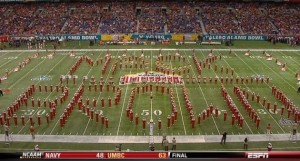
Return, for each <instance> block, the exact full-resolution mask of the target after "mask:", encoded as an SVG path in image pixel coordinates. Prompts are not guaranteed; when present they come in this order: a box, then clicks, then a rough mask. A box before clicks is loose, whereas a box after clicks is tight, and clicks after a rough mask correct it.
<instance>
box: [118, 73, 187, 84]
mask: <svg viewBox="0 0 300 161" xmlns="http://www.w3.org/2000/svg"><path fill="white" fill-rule="evenodd" d="M146 82H154V83H169V84H183V79H182V77H181V76H179V75H167V74H164V73H160V72H154V71H150V72H149V73H148V74H145V73H136V74H128V75H124V76H121V78H120V82H119V84H120V85H126V84H133V83H146Z"/></svg>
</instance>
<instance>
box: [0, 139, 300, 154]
mask: <svg viewBox="0 0 300 161" xmlns="http://www.w3.org/2000/svg"><path fill="white" fill-rule="evenodd" d="M37 144H38V145H39V147H40V150H41V151H77V150H78V151H114V150H115V146H116V145H119V144H92V143H90V144H85V143H64V144H57V143H38V142H20V143H14V142H13V143H11V144H10V145H6V144H4V143H3V144H0V149H1V150H0V151H1V152H20V151H24V150H32V149H33V147H34V146H35V145H37ZM267 144H268V142H249V144H248V151H266V150H267V148H266V147H267ZM272 145H273V150H274V151H299V150H300V147H299V145H298V144H294V143H291V142H285V141H277V142H272ZM154 146H155V150H157V151H162V150H164V147H163V146H162V145H161V144H155V145H154ZM169 148H171V145H169ZM127 149H129V150H131V151H148V150H149V144H139V143H136V144H122V150H127ZM176 149H177V151H180V150H182V151H208V150H211V151H244V149H243V143H227V144H225V145H224V144H222V145H221V144H219V143H201V144H195V143H190V144H180V143H178V144H177V148H176Z"/></svg>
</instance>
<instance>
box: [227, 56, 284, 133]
mask: <svg viewBox="0 0 300 161" xmlns="http://www.w3.org/2000/svg"><path fill="white" fill-rule="evenodd" d="M235 54H236V55H238V54H237V53H235ZM240 59H241V58H240ZM223 60H224V61H225V63H226V64H228V65H229V63H228V62H227V61H226V60H225V59H223ZM241 60H242V59H241ZM242 61H243V60H242ZM243 62H244V63H245V64H246V65H247V66H248V67H249V68H250V69H251V70H252V72H254V73H255V74H256V75H258V73H256V72H255V71H254V70H253V69H252V68H251V67H250V66H249V65H248V64H247V63H246V62H245V61H243ZM229 67H231V66H230V65H229ZM235 74H236V75H237V76H238V74H237V72H235ZM266 85H267V86H268V87H269V88H271V86H270V85H269V84H266ZM245 86H246V87H247V88H248V89H250V88H249V87H248V86H247V85H245ZM259 104H260V105H261V106H262V107H263V108H264V109H266V108H265V107H264V106H263V105H262V104H261V102H260V103H259ZM268 114H269V115H270V117H271V118H272V119H273V121H274V122H276V124H277V125H278V127H279V128H280V129H281V130H282V132H284V133H285V131H284V129H283V128H282V127H281V126H280V125H279V124H278V121H276V120H275V118H274V117H273V116H272V115H271V114H270V112H269V111H268Z"/></svg>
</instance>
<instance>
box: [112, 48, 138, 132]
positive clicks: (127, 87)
mask: <svg viewBox="0 0 300 161" xmlns="http://www.w3.org/2000/svg"><path fill="white" fill-rule="evenodd" d="M140 50H141V49H140ZM133 54H134V55H135V52H134V53H133ZM131 70H132V68H131V69H130V72H129V74H131ZM128 87H129V83H128V84H127V85H126V90H125V94H124V99H123V105H122V110H121V115H120V120H119V125H118V130H117V136H118V135H119V131H120V127H121V122H122V116H123V111H124V106H125V100H126V96H127V92H128Z"/></svg>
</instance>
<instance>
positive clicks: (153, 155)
mask: <svg viewBox="0 0 300 161" xmlns="http://www.w3.org/2000/svg"><path fill="white" fill-rule="evenodd" d="M0 155H1V158H0V159H13V158H19V159H169V158H170V159H172V158H184V159H185V158H197V159H205V158H211V159H230V158H241V159H242V158H244V159H246V158H247V159H276V158H277V159H286V158H289V159H299V160H300V151H292V152H289V151H271V152H270V151H257V152H256V151H251V152H243V151H240V152H22V153H2V154H0Z"/></svg>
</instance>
